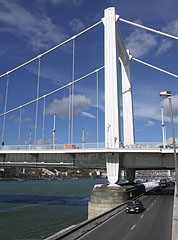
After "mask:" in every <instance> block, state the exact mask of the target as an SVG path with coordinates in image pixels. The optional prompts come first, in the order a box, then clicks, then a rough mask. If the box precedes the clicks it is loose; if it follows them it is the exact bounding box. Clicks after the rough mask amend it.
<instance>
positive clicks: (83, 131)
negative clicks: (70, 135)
mask: <svg viewBox="0 0 178 240" xmlns="http://www.w3.org/2000/svg"><path fill="white" fill-rule="evenodd" d="M84 144H85V129H84V128H82V148H84Z"/></svg>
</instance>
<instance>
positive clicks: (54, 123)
mask: <svg viewBox="0 0 178 240" xmlns="http://www.w3.org/2000/svg"><path fill="white" fill-rule="evenodd" d="M55 132H56V113H54V122H53V149H54V148H55Z"/></svg>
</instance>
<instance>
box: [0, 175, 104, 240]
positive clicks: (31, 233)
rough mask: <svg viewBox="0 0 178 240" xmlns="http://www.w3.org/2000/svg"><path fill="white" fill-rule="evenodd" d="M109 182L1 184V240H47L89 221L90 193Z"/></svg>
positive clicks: (85, 180) (76, 181) (65, 181)
mask: <svg viewBox="0 0 178 240" xmlns="http://www.w3.org/2000/svg"><path fill="white" fill-rule="evenodd" d="M106 181H107V180H106V179H84V180H61V181H60V180H54V181H48V180H36V181H24V182H20V181H10V182H5V181H0V240H21V239H24V240H27V239H29V240H30V239H31V240H35V239H44V238H45V237H48V236H50V235H52V234H54V233H56V232H58V231H59V230H61V229H64V228H66V227H68V226H70V225H72V224H76V223H79V222H81V221H83V220H85V219H87V215H88V200H89V198H90V192H91V190H92V188H93V186H94V185H95V184H99V183H105V182H106Z"/></svg>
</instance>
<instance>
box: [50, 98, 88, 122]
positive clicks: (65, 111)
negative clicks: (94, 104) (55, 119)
mask: <svg viewBox="0 0 178 240" xmlns="http://www.w3.org/2000/svg"><path fill="white" fill-rule="evenodd" d="M73 97H74V99H73V100H74V116H77V115H81V114H82V112H83V111H84V110H86V109H88V108H89V107H90V105H91V100H90V99H89V98H87V97H85V96H84V95H80V94H78V95H74V96H73ZM46 113H47V114H54V113H56V114H57V116H59V117H60V118H61V119H65V118H68V115H69V97H63V98H62V99H61V100H59V99H54V100H53V102H52V103H50V104H49V106H48V108H47V110H46ZM85 116H86V115H85ZM88 116H89V115H88ZM90 117H91V116H90Z"/></svg>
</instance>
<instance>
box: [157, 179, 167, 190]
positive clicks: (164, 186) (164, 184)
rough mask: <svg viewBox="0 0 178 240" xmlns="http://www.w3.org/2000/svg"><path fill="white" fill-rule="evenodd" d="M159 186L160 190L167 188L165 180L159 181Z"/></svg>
mask: <svg viewBox="0 0 178 240" xmlns="http://www.w3.org/2000/svg"><path fill="white" fill-rule="evenodd" d="M159 185H160V187H161V188H166V187H167V181H166V179H161V180H160V183H159Z"/></svg>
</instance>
